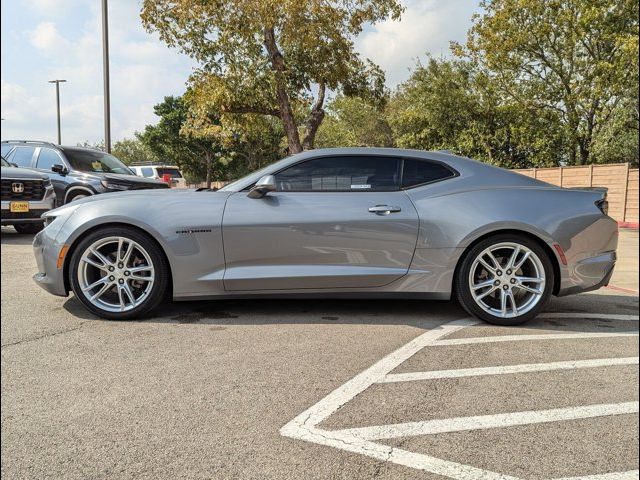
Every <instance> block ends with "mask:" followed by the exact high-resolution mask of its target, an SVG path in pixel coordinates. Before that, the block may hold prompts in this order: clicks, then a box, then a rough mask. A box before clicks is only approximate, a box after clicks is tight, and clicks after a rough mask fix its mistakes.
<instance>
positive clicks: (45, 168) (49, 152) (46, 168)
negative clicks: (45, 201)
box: [36, 147, 68, 205]
mask: <svg viewBox="0 0 640 480" xmlns="http://www.w3.org/2000/svg"><path fill="white" fill-rule="evenodd" d="M39 150H40V152H39V153H38V158H37V160H36V168H37V169H38V170H40V171H41V172H42V173H46V174H47V175H49V179H50V180H51V184H52V185H53V189H54V191H55V192H56V198H57V200H58V205H62V203H63V202H64V194H65V189H66V187H67V181H66V179H65V177H64V176H63V175H60V174H59V173H56V172H54V171H53V170H51V167H53V166H54V165H63V166H65V167H66V168H68V166H67V165H66V163H65V161H64V159H63V158H62V156H61V155H60V154H59V153H58V152H56V151H55V150H54V149H53V148H48V147H42V148H40V149H39Z"/></svg>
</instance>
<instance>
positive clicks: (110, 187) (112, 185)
mask: <svg viewBox="0 0 640 480" xmlns="http://www.w3.org/2000/svg"><path fill="white" fill-rule="evenodd" d="M100 183H101V184H102V186H103V187H104V188H106V189H107V190H129V189H130V188H131V185H127V184H124V183H114V182H110V181H108V180H102V181H101V182H100Z"/></svg>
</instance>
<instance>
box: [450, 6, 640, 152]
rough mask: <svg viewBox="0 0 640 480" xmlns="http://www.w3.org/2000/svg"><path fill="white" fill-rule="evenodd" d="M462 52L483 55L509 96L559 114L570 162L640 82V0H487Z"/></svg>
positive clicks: (590, 148) (590, 144) (485, 65)
mask: <svg viewBox="0 0 640 480" xmlns="http://www.w3.org/2000/svg"><path fill="white" fill-rule="evenodd" d="M481 8H482V9H483V12H484V13H483V14H482V15H481V16H478V17H476V19H475V24H474V26H473V27H472V29H471V31H470V32H469V37H468V41H467V43H466V46H464V47H462V46H460V45H455V46H454V49H455V51H456V53H457V54H458V55H461V56H463V57H465V58H468V59H471V60H473V61H474V62H477V63H478V64H479V65H481V66H482V67H483V68H485V69H486V71H487V73H488V74H489V75H491V76H492V77H493V78H494V79H495V80H496V82H497V83H498V85H499V86H500V93H501V94H502V95H504V97H505V98H509V99H511V100H513V101H515V102H516V103H517V104H518V105H520V106H521V107H522V108H524V109H527V110H528V109H534V110H536V111H538V112H540V114H541V115H544V114H551V115H554V116H558V117H559V118H560V121H561V125H562V128H563V130H564V135H565V137H566V141H567V160H568V163H569V164H585V163H587V162H589V161H592V160H593V158H592V154H593V147H594V142H595V141H596V138H597V137H598V135H600V134H601V133H602V132H603V129H604V128H605V127H606V126H607V125H608V122H609V121H610V120H611V118H612V117H613V116H615V115H617V114H618V110H619V109H620V108H621V104H622V103H623V99H624V98H625V97H628V92H629V91H631V90H632V89H633V90H636V91H637V89H638V83H637V78H638V77H637V67H638V63H637V58H638V1H637V0H616V1H614V0H609V1H605V0H484V1H483V2H482V3H481Z"/></svg>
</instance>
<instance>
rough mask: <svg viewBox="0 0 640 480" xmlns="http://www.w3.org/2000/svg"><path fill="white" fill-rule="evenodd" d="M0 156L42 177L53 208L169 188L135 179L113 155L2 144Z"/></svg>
mask: <svg viewBox="0 0 640 480" xmlns="http://www.w3.org/2000/svg"><path fill="white" fill-rule="evenodd" d="M2 156H3V157H5V158H6V159H7V160H8V161H9V162H11V163H13V164H16V165H17V166H19V167H26V168H32V169H35V170H38V171H40V172H42V173H46V174H47V175H48V176H49V178H50V179H51V183H52V184H53V188H54V190H55V193H56V198H57V205H63V204H65V203H69V202H71V201H73V200H77V199H79V198H82V197H87V196H89V195H96V194H98V193H107V192H118V191H122V190H140V189H146V188H169V186H168V185H167V184H166V183H163V182H158V181H156V180H152V179H147V178H141V177H138V176H137V175H136V174H135V173H134V172H133V171H132V170H131V169H129V167H127V166H126V165H125V164H124V163H122V162H121V161H120V160H118V159H117V158H116V157H114V156H113V155H110V154H108V153H105V152H103V151H101V150H97V149H94V148H86V147H67V146H59V145H54V144H52V143H48V142H36V141H25V140H8V141H3V142H2Z"/></svg>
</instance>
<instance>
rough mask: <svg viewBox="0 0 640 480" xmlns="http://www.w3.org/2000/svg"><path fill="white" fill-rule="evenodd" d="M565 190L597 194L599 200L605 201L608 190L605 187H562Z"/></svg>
mask: <svg viewBox="0 0 640 480" xmlns="http://www.w3.org/2000/svg"><path fill="white" fill-rule="evenodd" d="M564 188H566V189H567V190H582V191H583V192H592V193H599V194H600V199H601V200H606V198H607V194H608V192H609V189H608V188H607V187H564Z"/></svg>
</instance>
